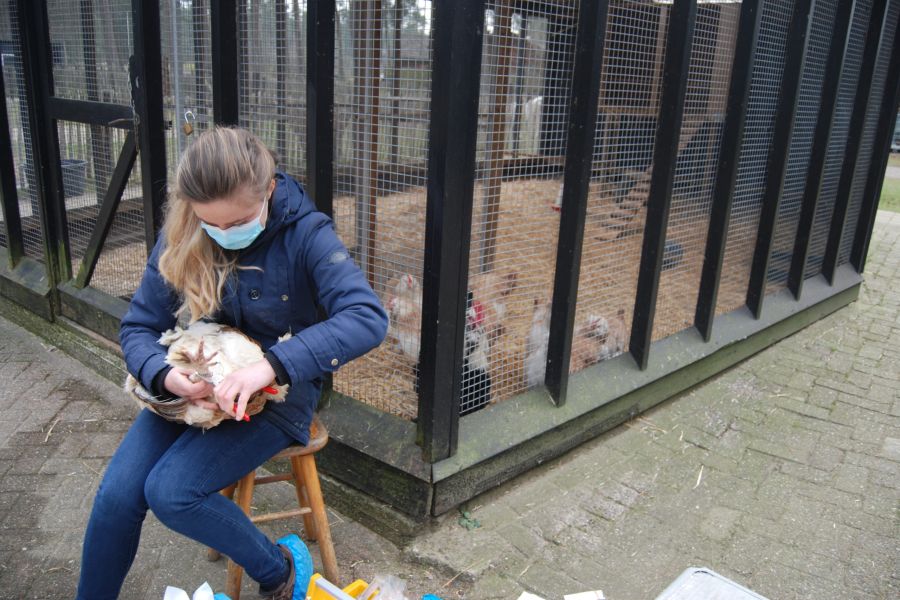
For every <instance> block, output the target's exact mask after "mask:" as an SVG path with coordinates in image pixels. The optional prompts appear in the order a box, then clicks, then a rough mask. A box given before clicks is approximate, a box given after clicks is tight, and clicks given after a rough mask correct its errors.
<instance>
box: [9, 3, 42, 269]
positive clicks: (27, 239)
mask: <svg viewBox="0 0 900 600" xmlns="http://www.w3.org/2000/svg"><path fill="white" fill-rule="evenodd" d="M19 34H20V25H19V18H18V14H17V13H16V11H15V5H14V4H13V3H11V2H3V3H0V36H2V38H0V44H2V45H0V55H2V65H3V84H4V88H5V89H6V114H7V119H8V120H9V137H10V143H11V145H12V153H13V167H14V171H15V178H16V192H17V195H18V202H19V217H20V219H21V220H22V237H23V244H24V247H25V254H26V256H29V257H31V258H34V259H37V260H39V261H43V260H44V248H43V241H42V240H43V233H42V226H41V218H40V207H39V204H38V203H39V201H40V195H39V193H38V184H37V176H36V172H35V168H34V161H33V160H32V159H31V156H32V143H33V142H32V132H31V125H30V123H29V121H28V108H27V98H26V90H25V73H24V70H23V64H22V56H21V52H20V50H19V48H20V47H21V46H20V38H19ZM2 216H3V218H4V219H6V218H7V217H6V215H2ZM0 236H3V240H4V244H3V245H4V246H5V245H6V244H5V236H6V233H5V227H0Z"/></svg>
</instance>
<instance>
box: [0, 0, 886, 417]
mask: <svg viewBox="0 0 900 600" xmlns="http://www.w3.org/2000/svg"><path fill="white" fill-rule="evenodd" d="M871 1H872V0H858V2H857V3H856V9H855V12H854V15H853V24H852V29H851V33H850V43H849V45H848V54H847V60H846V62H845V66H844V73H843V75H842V79H841V83H840V89H839V97H838V105H837V109H836V110H837V112H836V117H835V125H834V129H833V133H832V135H831V138H830V140H829V148H828V154H827V158H826V166H825V175H824V180H823V184H822V194H821V201H820V206H819V209H818V211H817V213H816V216H815V226H814V231H813V238H812V243H811V250H810V256H809V259H808V264H809V265H810V266H811V268H812V270H811V271H810V273H809V274H810V275H812V274H814V273H818V272H819V271H820V269H821V255H822V254H823V252H824V244H825V240H826V238H827V234H828V225H829V222H830V217H831V213H832V211H833V207H834V203H835V201H836V198H835V196H836V192H837V190H836V187H837V180H838V178H839V175H840V170H841V168H842V161H843V151H844V145H845V143H846V140H847V136H848V128H849V119H850V113H851V111H852V109H853V101H854V96H855V91H856V85H857V76H858V71H859V69H860V63H861V60H862V50H863V47H864V44H865V43H866V40H865V39H864V38H865V31H866V27H867V22H868V17H869V12H870V10H871ZM211 2H212V0H161V2H160V24H161V33H162V39H161V48H162V64H163V89H162V95H163V111H164V121H165V124H166V136H165V139H166V152H167V159H168V161H167V163H168V169H169V174H170V176H171V175H172V173H173V172H174V168H175V165H176V164H177V161H178V159H179V157H180V155H181V153H182V152H183V151H184V149H185V148H186V147H187V146H188V145H189V144H190V143H191V141H192V139H194V138H193V137H191V135H189V134H188V133H187V132H185V130H184V129H183V126H184V125H185V124H189V125H190V127H191V128H193V130H194V131H199V130H203V129H205V128H207V127H209V126H211V124H212V64H213V62H212V56H211V40H210V25H211V24H210V6H211ZM793 4H794V2H793V0H764V1H763V3H762V11H763V16H762V26H761V29H760V34H759V42H758V48H757V53H756V56H755V59H754V64H753V72H752V84H751V89H750V97H749V108H748V112H747V118H746V124H745V134H744V141H743V145H742V147H741V149H740V156H739V161H738V165H739V166H738V173H737V184H736V186H735V192H734V203H733V209H732V214H731V218H730V221H729V223H728V240H727V245H726V252H725V257H724V264H723V268H722V281H721V285H720V288H719V301H718V306H717V313H723V312H728V311H731V310H734V309H736V308H739V307H741V306H743V305H744V303H745V294H746V289H747V283H748V280H749V273H750V266H751V262H752V258H753V250H754V245H755V242H756V239H755V238H756V230H757V227H758V223H759V215H760V208H761V203H762V200H763V198H762V194H763V191H764V187H765V179H766V166H767V160H768V158H769V152H770V151H771V143H772V139H773V132H772V127H773V125H774V120H775V111H776V109H777V104H778V100H779V96H780V92H781V87H782V83H783V82H782V74H783V69H784V64H785V44H786V39H787V31H788V26H789V22H790V17H791V14H792V10H793ZM836 4H837V0H820V1H818V2H816V3H814V7H815V8H814V10H815V12H814V15H813V27H812V30H811V37H810V40H809V42H808V43H809V51H808V57H807V60H806V63H805V67H804V71H803V73H802V79H801V82H800V91H799V96H798V108H797V114H796V117H795V126H794V134H793V136H792V138H791V142H790V148H789V153H788V163H787V170H786V176H785V186H784V193H783V196H782V199H781V207H780V211H779V215H778V221H777V223H776V231H775V238H774V248H773V254H772V261H771V265H770V269H769V273H768V284H769V288H768V289H769V292H772V291H775V290H777V289H780V288H781V287H783V286H784V283H785V280H786V276H787V268H788V266H789V263H790V259H791V254H792V251H793V241H794V236H795V234H796V227H797V219H798V215H799V210H800V201H801V199H802V196H803V191H804V184H805V176H806V172H807V169H808V166H809V165H808V163H809V157H810V146H811V142H812V137H813V133H814V128H815V124H816V117H817V115H818V110H819V102H820V95H821V94H820V91H821V88H822V84H823V81H824V78H825V77H826V76H830V75H828V74H826V73H825V61H826V59H827V55H828V50H829V45H830V42H831V39H830V38H831V30H832V24H833V20H834V18H835V17H834V15H835V10H836ZM11 6H14V3H2V4H0V52H2V57H3V77H4V82H5V84H6V92H7V94H6V102H7V111H8V117H9V120H10V137H11V140H12V145H13V151H14V160H15V171H16V180H17V188H18V190H19V200H20V212H21V215H22V221H23V231H24V235H25V246H26V251H27V252H28V254H29V255H32V256H35V257H37V258H42V257H43V249H42V244H41V231H40V218H39V212H38V205H37V202H38V195H37V183H36V180H35V169H34V165H32V164H30V159H29V157H30V156H31V155H32V154H31V150H30V143H31V142H30V137H29V131H28V121H27V111H26V108H25V96H24V94H25V87H24V85H25V84H24V77H23V73H22V64H21V59H20V57H19V56H18V51H17V47H18V40H17V39H16V32H17V27H18V25H17V23H16V15H15V14H14V11H12V12H11V10H10V7H11ZM47 6H48V16H49V23H50V38H51V51H52V54H53V56H52V62H53V75H54V79H55V85H56V95H58V96H59V97H63V98H70V99H80V100H94V101H101V102H111V103H117V104H129V103H130V102H131V97H130V84H129V80H128V56H129V55H130V54H131V53H132V47H133V40H132V35H133V32H132V23H131V1H130V0H50V1H48V4H47ZM336 9H337V10H336V19H335V46H334V51H335V55H334V60H335V64H334V67H335V102H334V107H333V108H334V125H335V128H334V152H335V163H334V181H333V183H334V189H335V198H334V203H333V205H334V217H335V223H336V226H337V230H338V234H339V235H340V236H341V238H342V239H343V240H344V242H345V244H346V245H347V246H348V248H349V249H350V250H351V253H352V254H353V257H354V259H355V260H356V261H357V263H358V264H359V265H360V267H361V268H362V269H363V271H364V272H365V274H366V276H367V277H368V279H369V281H370V282H371V284H372V286H373V288H374V289H375V290H376V293H377V294H378V295H379V296H380V297H381V299H382V301H383V303H384V305H385V307H386V308H387V310H388V312H389V314H390V317H391V325H390V331H389V334H388V339H387V340H386V341H385V343H384V344H382V345H381V346H380V347H379V348H377V349H376V350H375V351H373V352H371V353H369V354H367V355H366V356H365V357H363V358H362V359H360V360H357V361H354V362H353V363H352V364H350V365H348V366H347V367H345V368H344V369H342V370H341V371H340V372H338V373H337V374H336V376H335V389H336V390H337V391H338V392H341V393H344V394H346V395H348V396H352V397H354V398H356V399H358V400H361V401H363V402H366V403H368V404H370V405H373V406H375V407H376V408H379V409H380V410H383V411H387V412H390V413H392V414H395V415H399V416H401V417H403V418H408V419H412V418H415V417H416V416H417V404H418V392H417V382H418V360H419V344H420V339H421V329H422V322H421V319H422V280H423V258H424V236H425V230H426V223H425V214H426V184H427V153H428V140H429V131H428V127H429V120H430V100H431V98H430V90H431V77H432V67H433V62H432V51H431V31H432V25H433V23H432V12H431V2H430V1H429V0H337V2H336ZM485 9H486V10H485V15H484V34H483V35H484V37H483V44H484V45H483V53H482V64H481V77H480V97H479V103H478V135H477V147H476V172H475V186H474V207H473V221H472V230H471V253H470V263H469V266H468V269H469V289H468V290H467V291H468V305H467V312H466V323H465V326H464V327H465V344H464V349H463V353H464V356H463V373H462V380H463V390H462V405H461V407H460V408H461V411H462V413H463V414H465V413H467V412H469V411H472V410H475V409H477V408H480V407H481V406H484V405H485V404H487V403H490V402H497V401H502V400H504V399H506V398H509V397H511V396H514V395H516V394H518V393H520V392H522V391H524V390H526V389H528V388H530V387H535V386H539V385H541V384H542V383H543V379H544V372H543V371H544V367H545V364H546V357H547V344H548V338H549V316H550V310H549V309H550V303H551V297H550V294H551V290H552V288H553V280H554V275H555V273H554V270H555V264H556V248H557V244H558V235H559V212H558V209H559V208H560V206H559V204H560V202H561V192H562V189H561V188H562V173H563V167H564V163H565V157H564V152H565V145H566V128H567V125H568V114H567V111H568V102H569V94H570V85H571V79H572V69H573V57H574V49H575V31H576V22H577V17H578V3H577V2H574V1H560V0H535V1H530V2H517V1H514V0H492V1H491V0H489V1H488V2H487V3H486V5H485ZM237 10H238V13H237V15H236V16H237V18H238V23H239V52H238V54H239V57H240V65H239V89H238V94H239V106H240V115H239V122H240V124H241V125H242V126H244V127H247V128H248V129H250V130H251V131H253V132H255V133H256V134H257V135H259V136H260V137H261V138H262V139H263V140H264V142H265V143H266V144H267V145H268V146H269V147H270V148H272V149H273V150H274V151H275V152H276V154H277V155H278V156H279V158H280V164H281V166H282V167H284V168H285V169H286V170H287V171H288V172H290V173H291V174H292V175H294V176H297V177H298V178H299V179H301V180H303V179H305V163H306V152H307V149H306V132H305V122H306V91H305V76H306V69H307V61H308V59H307V56H306V29H307V26H308V23H307V5H306V0H304V1H302V2H301V1H300V0H242V2H240V3H238V9H237ZM671 10H672V5H671V4H670V3H668V2H665V1H654V0H611V2H610V5H609V10H608V16H607V30H606V41H605V48H604V61H603V66H602V70H601V73H600V79H601V83H600V85H601V89H600V97H599V104H598V117H597V122H596V128H595V132H596V141H595V145H594V149H593V155H592V173H591V181H590V185H589V192H588V198H587V216H586V222H585V225H584V226H585V235H584V246H583V252H582V261H581V273H580V279H579V290H578V304H577V309H576V315H575V332H574V336H573V338H574V341H573V346H572V354H571V357H572V360H571V371H573V372H575V371H579V370H581V369H584V368H585V367H587V366H589V365H592V364H595V363H598V362H600V361H602V360H605V359H607V358H610V357H613V356H615V355H617V354H619V353H622V352H624V351H626V350H627V345H628V337H629V330H630V325H631V317H632V314H633V312H634V310H633V309H634V302H635V292H636V286H637V277H638V269H639V266H640V257H641V248H642V240H643V232H644V224H645V219H646V209H647V206H646V205H647V200H648V194H649V188H650V179H651V175H652V168H653V165H652V158H653V146H654V141H655V138H656V133H657V128H658V125H659V124H658V122H657V119H658V112H659V102H660V94H661V91H662V90H661V87H662V74H663V68H664V61H665V52H666V42H667V30H668V25H669V18H670V14H671ZM739 13H740V4H739V3H738V2H730V1H727V0H725V1H716V2H703V3H701V4H699V5H698V7H697V17H696V24H695V29H694V35H693V39H692V47H691V55H690V65H689V72H688V74H687V75H688V84H687V92H686V97H685V105H684V119H683V124H682V131H681V139H680V144H679V148H678V154H677V159H676V160H677V162H676V165H675V177H674V183H673V190H672V204H671V211H670V217H669V223H668V227H667V230H666V233H665V251H664V255H663V259H662V273H661V275H660V287H659V298H658V303H657V313H656V316H655V320H654V331H653V338H654V339H660V338H663V337H666V336H668V335H671V334H673V333H677V332H679V331H682V330H684V329H685V328H688V327H690V326H691V325H692V324H693V316H694V308H695V303H696V295H697V288H698V285H699V280H700V273H701V269H702V264H703V259H704V249H705V243H706V235H707V231H708V224H709V215H710V208H711V204H712V201H713V192H714V182H715V175H716V169H717V167H718V164H719V159H720V157H719V151H720V146H721V137H722V128H723V122H724V115H725V108H726V107H725V105H726V101H727V94H728V89H729V84H730V79H731V75H732V74H731V67H732V62H733V56H734V51H735V43H736V31H737V26H738V21H739V16H740V14H739ZM898 13H900V0H891V3H890V5H889V8H888V24H887V25H886V28H885V31H887V32H888V34H887V35H888V37H889V39H887V40H886V41H885V43H884V45H883V48H882V50H881V52H880V54H879V56H878V66H877V68H876V76H875V80H874V83H873V85H872V93H871V98H870V101H869V107H868V113H867V116H866V121H865V127H864V131H863V138H862V152H861V155H860V160H859V161H858V164H857V165H856V178H855V180H854V183H853V190H852V195H851V205H850V215H849V217H848V224H847V228H846V232H845V236H844V240H843V242H842V246H841V255H840V260H841V262H846V260H847V257H848V254H849V244H850V241H851V240H852V236H853V233H854V232H855V224H856V219H857V218H858V214H859V207H860V202H861V198H862V193H863V186H864V184H865V175H866V173H867V168H868V165H869V163H870V161H871V159H872V153H873V150H872V148H871V145H872V140H873V139H874V134H875V132H874V128H875V126H876V125H877V117H878V114H877V113H878V110H879V108H880V104H879V103H880V100H881V96H882V94H883V91H884V86H885V83H886V82H885V76H886V71H887V62H888V60H889V58H890V56H889V53H890V50H891V48H892V41H893V39H892V35H893V32H894V30H895V28H896V22H897V18H898ZM57 127H58V128H57V131H58V136H59V140H60V152H61V154H60V159H61V165H62V170H63V186H64V194H65V208H66V215H67V219H68V224H69V231H68V233H69V240H70V244H71V250H72V252H71V258H72V267H73V270H75V271H77V270H78V268H79V267H80V265H81V261H82V260H83V258H84V256H85V252H86V248H87V244H88V240H89V239H90V237H91V235H92V233H93V232H94V230H95V229H96V227H97V219H98V215H99V212H100V205H101V203H102V201H103V198H104V196H105V194H106V191H107V188H108V187H109V184H110V180H111V177H112V173H113V169H114V167H115V164H116V161H117V160H118V158H119V152H120V151H121V148H122V146H123V143H124V139H125V133H126V132H124V131H122V130H119V129H112V128H106V127H101V126H92V125H86V124H81V123H71V122H59V123H58V126H57ZM140 183H141V182H140V169H139V167H137V166H136V168H135V169H134V172H133V173H132V176H131V178H130V179H129V181H128V184H127V185H126V187H125V194H124V197H123V198H122V201H121V204H120V205H119V208H118V211H117V213H116V215H115V218H114V220H113V223H112V228H111V231H110V234H109V237H108V239H107V241H106V244H105V246H104V249H103V251H102V252H101V255H100V260H99V263H98V265H97V269H96V271H95V273H94V277H93V279H92V282H91V285H92V286H93V287H95V288H96V289H99V290H102V291H104V292H106V293H108V294H110V295H113V296H117V297H121V298H128V297H130V295H131V293H132V292H133V290H134V288H135V287H136V285H137V284H138V282H139V280H140V274H141V272H142V270H143V268H144V263H145V261H146V248H145V241H144V235H145V234H144V215H143V204H142V188H141V185H140ZM2 242H3V240H2V238H0V243H2Z"/></svg>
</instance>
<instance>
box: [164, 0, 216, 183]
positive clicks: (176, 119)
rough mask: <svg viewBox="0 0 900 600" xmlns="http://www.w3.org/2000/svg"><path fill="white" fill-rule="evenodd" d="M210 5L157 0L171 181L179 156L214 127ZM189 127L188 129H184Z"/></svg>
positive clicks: (195, 0)
mask: <svg viewBox="0 0 900 600" xmlns="http://www.w3.org/2000/svg"><path fill="white" fill-rule="evenodd" d="M209 2H210V0H160V15H159V24H160V32H161V40H160V50H161V54H162V65H163V66H162V70H163V73H162V74H163V119H164V120H165V122H166V123H167V127H166V168H167V170H168V172H169V179H170V180H171V178H172V177H173V176H174V173H175V168H176V166H177V165H178V160H179V158H180V157H181V154H182V152H184V150H185V148H187V147H188V145H189V144H190V143H191V141H192V140H193V139H194V138H193V137H192V136H196V135H197V134H198V133H200V132H202V131H204V130H205V129H207V128H209V127H211V126H212V123H213V115H212V50H211V40H210V29H211V23H210V4H209ZM185 126H187V129H185Z"/></svg>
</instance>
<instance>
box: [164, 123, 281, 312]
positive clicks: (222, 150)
mask: <svg viewBox="0 0 900 600" xmlns="http://www.w3.org/2000/svg"><path fill="white" fill-rule="evenodd" d="M274 176H275V157H274V156H273V154H272V152H271V151H270V150H269V149H268V148H266V146H265V145H264V144H263V143H262V141H260V139H259V138H257V137H256V136H255V135H253V134H252V133H250V132H249V131H247V130H246V129H240V128H237V127H215V128H213V129H210V130H207V131H205V132H203V133H201V134H200V135H198V136H197V139H195V140H194V142H193V143H192V144H191V145H190V146H188V148H187V150H186V151H185V152H184V154H183V155H182V157H181V160H180V161H179V162H178V168H177V170H176V172H175V183H174V185H173V186H172V188H171V191H170V194H169V199H168V203H167V205H166V214H165V220H164V222H163V229H162V235H163V236H164V239H165V249H164V250H163V252H162V254H161V255H160V257H159V272H160V274H161V275H162V276H163V279H165V280H166V282H168V284H169V285H171V286H172V287H173V288H174V289H175V290H176V291H177V292H178V293H179V294H180V296H181V300H182V304H181V306H180V307H179V309H178V311H177V312H176V316H180V315H182V314H183V313H185V312H186V311H188V312H190V322H192V323H193V322H194V321H197V320H198V319H201V318H203V317H207V316H212V315H213V314H215V313H216V312H217V311H218V310H219V307H220V306H221V303H222V290H223V289H224V287H225V282H226V281H227V280H228V278H229V277H230V276H231V273H232V272H233V271H234V270H235V264H236V260H237V257H236V256H235V255H234V254H227V253H226V252H225V251H224V250H223V249H222V247H221V246H219V245H218V244H217V243H216V242H214V241H213V240H212V239H210V237H209V236H208V235H207V234H206V232H204V231H203V230H202V229H201V228H200V219H198V218H197V215H195V214H194V211H193V209H192V208H191V203H193V202H197V203H201V204H205V203H207V202H213V201H215V200H220V199H222V198H225V197H227V196H231V195H232V194H234V193H235V192H238V191H240V190H241V189H242V188H247V189H249V190H250V192H251V193H253V194H254V195H256V196H262V195H263V194H264V193H265V192H266V190H267V188H268V186H269V183H270V182H271V181H272V178H273V177H274Z"/></svg>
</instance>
